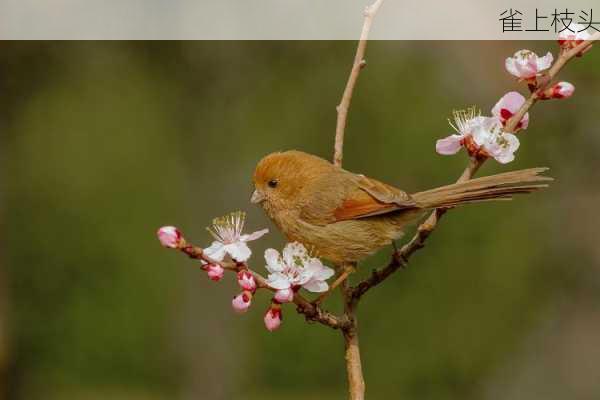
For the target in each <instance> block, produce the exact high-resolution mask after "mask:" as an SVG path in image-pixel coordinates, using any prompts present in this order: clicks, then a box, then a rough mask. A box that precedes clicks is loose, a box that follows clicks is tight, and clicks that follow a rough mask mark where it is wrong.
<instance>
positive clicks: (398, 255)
mask: <svg viewBox="0 0 600 400" xmlns="http://www.w3.org/2000/svg"><path fill="white" fill-rule="evenodd" d="M598 39H600V32H597V33H595V34H594V35H592V36H591V37H590V39H588V40H586V41H584V42H582V43H580V44H579V45H577V46H576V47H574V48H572V49H570V50H566V51H565V50H562V51H561V53H560V55H559V57H558V58H557V60H556V61H555V62H554V64H553V65H552V67H551V68H550V69H549V70H548V72H547V73H546V74H543V75H542V76H540V77H538V79H537V84H536V87H535V88H534V90H533V91H532V93H531V95H530V96H529V98H528V99H527V100H526V101H525V103H523V105H522V106H521V108H520V109H519V110H518V111H517V112H516V113H515V115H513V116H512V117H511V118H510V120H508V122H507V123H506V126H505V128H504V130H505V131H506V132H514V131H515V129H516V127H517V124H518V123H519V121H521V119H523V117H524V116H525V114H527V112H528V111H529V110H530V109H531V107H533V106H534V105H535V104H536V103H537V102H538V100H539V99H540V94H541V93H542V92H543V91H544V90H546V89H547V88H548V87H550V85H551V84H552V81H553V80H554V79H555V78H556V76H557V75H558V73H559V72H560V71H561V70H562V69H563V68H564V66H565V65H567V63H568V62H569V61H571V60H572V59H573V58H575V57H578V56H581V55H582V54H583V53H585V52H587V51H588V50H589V49H590V47H591V46H592V43H593V42H594V41H596V40H598ZM486 160H487V158H476V157H471V158H470V159H469V164H468V165H467V167H466V168H465V170H464V171H463V173H462V174H461V175H460V177H459V178H458V180H457V181H456V182H457V183H460V182H465V181H468V180H470V179H471V178H473V176H474V175H475V173H476V172H477V171H478V170H479V168H481V166H482V165H483V164H484V163H485V161H486ZM447 211H448V209H444V208H438V209H435V210H434V211H433V212H432V213H431V214H430V215H429V217H428V218H427V219H426V220H425V222H423V223H422V224H421V225H419V227H418V228H417V232H416V233H415V235H414V236H413V237H412V239H411V240H410V241H409V242H408V243H406V244H405V245H404V246H402V248H401V249H400V250H399V251H395V252H394V254H393V255H392V259H391V260H390V262H389V263H388V265H387V266H385V267H383V268H381V269H380V270H374V271H373V273H372V274H371V276H369V278H367V279H365V280H363V281H362V282H360V283H359V284H358V285H357V286H356V287H355V288H354V289H353V297H354V299H355V301H358V299H360V297H361V296H362V295H364V294H365V293H366V292H367V291H368V290H369V289H371V288H372V287H375V286H377V285H378V284H380V283H381V282H383V281H384V280H385V279H387V278H388V277H389V276H390V275H392V274H393V273H394V272H396V271H397V270H398V269H400V268H403V267H405V266H406V265H407V264H408V259H409V258H410V256H412V255H413V254H414V253H415V252H416V251H417V250H419V249H421V248H423V247H425V241H426V240H427V238H428V237H429V236H430V235H431V234H432V233H433V231H434V230H435V228H436V227H437V224H438V222H439V220H440V219H441V218H442V216H443V215H444V214H445V213H446V212H447Z"/></svg>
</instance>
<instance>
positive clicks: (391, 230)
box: [250, 150, 552, 267]
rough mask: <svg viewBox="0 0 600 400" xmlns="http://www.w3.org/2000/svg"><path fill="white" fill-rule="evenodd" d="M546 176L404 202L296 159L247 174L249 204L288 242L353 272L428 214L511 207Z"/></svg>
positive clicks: (514, 176) (270, 160) (302, 156)
mask: <svg viewBox="0 0 600 400" xmlns="http://www.w3.org/2000/svg"><path fill="white" fill-rule="evenodd" d="M547 169H548V168H530V169H523V170H518V171H513V172H507V173H500V174H496V175H490V176H486V177H482V178H476V179H471V180H469V181H466V182H460V183H454V184H451V185H446V186H442V187H438V188H435V189H431V190H426V191H422V192H416V193H412V194H408V193H407V192H405V191H403V190H400V189H398V188H396V187H393V186H391V185H388V184H386V183H383V182H380V181H378V180H376V179H373V178H369V177H367V176H364V175H362V174H355V173H353V172H350V171H347V170H345V169H343V168H341V167H339V166H336V165H334V164H332V163H330V162H329V161H327V160H325V159H323V158H320V157H318V156H315V155H311V154H308V153H305V152H302V151H297V150H289V151H283V152H275V153H271V154H269V155H267V156H265V157H264V158H262V159H261V160H260V161H259V162H258V164H257V166H256V169H255V171H254V175H253V183H254V192H253V193H252V197H251V199H250V200H251V202H252V203H254V204H258V205H260V206H261V207H262V208H263V209H264V211H265V212H266V214H267V216H268V217H269V218H270V219H271V220H272V221H273V222H274V223H275V225H276V226H277V227H278V228H279V229H280V230H281V231H282V232H283V234H284V235H285V236H286V237H287V239H288V240H289V241H290V242H299V243H301V244H303V245H304V246H305V247H307V248H309V249H311V251H313V252H314V254H315V255H316V256H318V257H320V258H323V259H325V260H329V261H330V262H332V263H333V264H334V265H335V266H340V267H341V266H344V265H352V264H354V265H355V264H356V263H358V262H359V261H361V260H363V259H365V258H366V257H368V256H369V255H371V254H373V253H375V252H376V251H378V250H379V249H381V248H382V247H385V246H388V245H390V244H393V243H394V241H395V240H397V239H400V238H401V237H402V235H403V234H404V231H405V229H406V228H407V226H409V225H410V224H411V223H414V222H416V221H417V220H419V218H420V217H422V216H423V215H424V214H425V213H426V212H427V211H428V210H432V209H435V208H452V207H455V206H459V205H463V204H469V203H477V202H485V201H492V200H510V199H511V198H512V196H513V195H515V194H521V193H530V192H534V191H537V190H540V189H543V188H545V187H547V186H548V184H547V181H551V180H552V178H550V177H547V176H543V175H540V174H541V173H543V172H544V171H546V170H547Z"/></svg>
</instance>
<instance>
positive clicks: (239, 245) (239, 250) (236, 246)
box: [224, 242, 252, 261]
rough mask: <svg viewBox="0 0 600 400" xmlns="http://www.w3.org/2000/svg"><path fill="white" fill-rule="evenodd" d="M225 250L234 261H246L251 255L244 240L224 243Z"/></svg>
mask: <svg viewBox="0 0 600 400" xmlns="http://www.w3.org/2000/svg"><path fill="white" fill-rule="evenodd" d="M224 248H225V251H226V252H227V253H229V255H230V256H231V258H233V259H234V260H236V261H246V260H248V259H249V258H250V256H251V255H252V251H251V250H250V247H248V245H247V244H246V243H245V242H234V243H231V244H226V245H225V247H224Z"/></svg>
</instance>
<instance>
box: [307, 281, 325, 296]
mask: <svg viewBox="0 0 600 400" xmlns="http://www.w3.org/2000/svg"><path fill="white" fill-rule="evenodd" d="M302 287H303V288H304V289H306V290H308V291H309V292H313V293H322V292H326V291H327V290H328V289H329V285H328V284H327V282H323V281H319V280H316V279H312V280H310V281H308V282H307V283H306V284H304V285H302Z"/></svg>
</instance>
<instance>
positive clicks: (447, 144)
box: [435, 135, 462, 156]
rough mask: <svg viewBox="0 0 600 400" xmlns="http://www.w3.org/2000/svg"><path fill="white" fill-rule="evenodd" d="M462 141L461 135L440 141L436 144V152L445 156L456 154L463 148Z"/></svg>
mask: <svg viewBox="0 0 600 400" xmlns="http://www.w3.org/2000/svg"><path fill="white" fill-rule="evenodd" d="M461 141H462V136H460V135H450V136H448V137H445V138H443V139H439V140H438V141H437V142H436V143H435V151H436V152H437V153H438V154H441V155H444V156H449V155H452V154H456V153H458V151H459V150H460V148H461V146H462V145H461Z"/></svg>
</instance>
